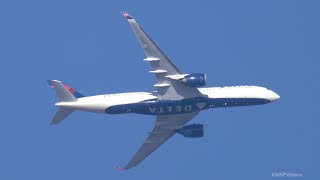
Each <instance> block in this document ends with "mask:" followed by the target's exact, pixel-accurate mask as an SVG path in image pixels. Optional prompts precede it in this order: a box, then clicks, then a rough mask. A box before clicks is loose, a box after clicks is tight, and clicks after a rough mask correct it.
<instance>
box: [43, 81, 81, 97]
mask: <svg viewBox="0 0 320 180" xmlns="http://www.w3.org/2000/svg"><path fill="white" fill-rule="evenodd" d="M48 83H49V84H50V86H51V88H52V89H54V88H55V86H54V85H53V83H52V80H48ZM62 84H63V85H64V87H65V88H66V89H67V90H68V91H69V92H70V93H71V94H72V95H73V96H74V97H75V98H82V97H85V96H84V95H83V94H81V93H79V92H78V91H76V90H74V89H73V88H72V87H70V86H69V85H67V84H65V83H62Z"/></svg>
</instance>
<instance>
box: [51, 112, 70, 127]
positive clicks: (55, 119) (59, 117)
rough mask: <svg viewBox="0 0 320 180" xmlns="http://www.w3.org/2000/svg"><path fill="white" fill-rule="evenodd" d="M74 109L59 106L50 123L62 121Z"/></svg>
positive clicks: (54, 123)
mask: <svg viewBox="0 0 320 180" xmlns="http://www.w3.org/2000/svg"><path fill="white" fill-rule="evenodd" d="M73 111H74V110H72V109H66V108H59V109H58V111H57V113H56V115H55V116H54V117H53V119H52V121H51V122H50V125H56V124H58V123H60V122H61V121H63V120H64V119H65V118H66V117H68V116H69V115H70V114H71V113H72V112H73Z"/></svg>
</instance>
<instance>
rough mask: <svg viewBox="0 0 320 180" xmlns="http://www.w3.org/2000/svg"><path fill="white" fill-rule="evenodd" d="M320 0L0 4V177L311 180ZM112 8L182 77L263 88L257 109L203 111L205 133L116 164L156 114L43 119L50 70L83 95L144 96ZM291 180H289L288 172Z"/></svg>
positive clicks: (126, 36)
mask: <svg viewBox="0 0 320 180" xmlns="http://www.w3.org/2000/svg"><path fill="white" fill-rule="evenodd" d="M319 8H320V2H319V1H316V0H315V1H308V0H304V1H302V0H268V1H256V0H252V1H247V0H246V1H239V0H228V1H209V0H208V1H182V0H179V1H170V0H163V1H153V0H151V1H150V0H148V1H146V0H141V1H129V0H124V1H102V0H98V1H79V0H77V1H76V0H74V1H70V0H56V1H43V0H38V1H36V0H30V1H22V0H15V1H6V0H5V1H1V2H0V27H1V28H0V60H1V66H0V80H1V93H0V97H1V98H0V99H1V103H0V107H1V110H0V112H1V113H0V122H1V125H0V179H10V180H20V179H33V180H36V179H46V180H56V179H78V180H82V179H97V180H98V179H154V180H163V179H263V180H265V179H279V178H274V177H272V176H271V174H272V173H273V172H292V173H301V174H303V178H301V179H320V171H319V167H320V155H319V152H320V144H319V139H320V131H319V129H320V122H319V121H320V117H319V100H320V95H319V94H320V81H319V77H320V71H319V67H320V64H319V58H320V54H319V49H320V43H319V42H320V35H319V32H320V23H319V19H320V11H319ZM121 11H128V12H129V13H130V14H132V16H133V17H135V18H136V19H137V20H138V22H139V23H140V24H141V25H142V26H143V28H144V29H145V31H146V32H148V33H149V35H150V36H151V37H152V38H153V39H154V41H155V42H157V44H158V45H159V46H160V47H161V48H162V50H163V51H164V52H165V53H166V54H167V55H168V56H169V57H170V58H171V59H172V60H173V61H174V63H175V64H176V65H177V66H178V67H179V68H180V69H181V70H182V71H183V72H184V73H195V72H203V73H206V74H207V80H208V81H207V84H208V85H209V86H224V85H259V86H265V87H267V88H269V89H272V90H274V91H275V92H277V93H278V94H280V96H281V99H280V100H279V101H277V102H275V103H271V104H267V105H264V106H254V107H241V108H226V109H214V110H209V111H204V112H203V113H202V114H200V115H199V116H198V117H196V118H195V119H194V120H193V122H194V123H203V124H204V125H205V137H204V138H201V139H188V138H183V137H182V136H180V135H176V136H174V137H173V138H172V139H170V140H169V141H168V142H167V143H165V144H164V145H163V146H162V147H161V148H160V149H158V150H157V151H156V152H155V153H153V154H152V155H151V156H150V157H149V158H147V159H146V160H145V161H143V162H142V163H141V164H140V165H139V166H138V167H136V168H135V169H132V170H130V171H122V172H119V171H117V170H116V169H115V167H116V166H121V165H122V166H123V165H125V164H126V163H127V161H128V160H129V159H130V158H131V157H132V155H133V154H134V153H135V152H136V150H137V149H138V148H139V146H140V145H141V143H142V142H143V141H144V139H145V138H146V136H147V132H149V131H150V130H151V129H152V126H153V122H154V117H153V116H143V115H134V114H132V115H113V116H111V115H97V114H91V113H85V112H76V113H74V114H72V115H71V116H70V117H69V118H68V119H67V120H66V121H64V122H63V123H61V124H60V125H58V126H54V127H51V126H49V122H50V120H51V118H52V117H53V115H54V113H55V111H56V108H55V107H54V103H55V102H56V100H57V98H56V97H55V94H54V92H53V91H52V90H51V89H50V87H49V86H48V85H47V82H46V80H47V79H59V80H61V81H63V82H66V83H68V84H70V85H71V86H72V87H74V88H75V89H77V90H78V91H79V92H81V93H83V94H85V95H95V94H104V93H116V92H128V91H152V90H154V88H153V86H152V85H153V84H154V82H155V79H154V77H153V76H152V75H151V74H150V73H148V70H149V69H150V67H149V64H148V63H145V62H143V61H142V59H143V58H144V53H143V51H142V49H141V48H140V46H139V44H138V42H137V40H136V38H135V36H134V34H133V32H132V30H131V27H130V26H129V24H128V23H127V21H126V20H125V19H124V18H123V17H122V16H121V14H120V12H121ZM293 179H295V178H293Z"/></svg>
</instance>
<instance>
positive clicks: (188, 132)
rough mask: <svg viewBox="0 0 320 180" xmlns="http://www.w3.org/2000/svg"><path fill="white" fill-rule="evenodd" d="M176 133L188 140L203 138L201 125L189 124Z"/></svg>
mask: <svg viewBox="0 0 320 180" xmlns="http://www.w3.org/2000/svg"><path fill="white" fill-rule="evenodd" d="M176 132H177V133H179V134H181V135H183V136H184V137H188V138H198V137H203V135H204V133H203V125H202V124H191V125H187V126H183V128H181V129H178V130H176Z"/></svg>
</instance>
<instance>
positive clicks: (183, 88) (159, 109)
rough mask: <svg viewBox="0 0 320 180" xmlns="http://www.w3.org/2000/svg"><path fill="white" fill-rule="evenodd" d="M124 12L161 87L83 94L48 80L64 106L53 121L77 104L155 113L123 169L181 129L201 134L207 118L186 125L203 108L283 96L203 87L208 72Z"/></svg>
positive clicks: (254, 90) (247, 88)
mask: <svg viewBox="0 0 320 180" xmlns="http://www.w3.org/2000/svg"><path fill="white" fill-rule="evenodd" d="M123 16H124V17H125V18H126V19H127V20H128V22H129V24H130V25H131V27H132V29H133V31H134V33H135V35H136V36H137V38H138V40H139V42H140V44H141V46H142V48H143V50H144V52H145V55H146V58H145V59H144V61H147V62H149V63H150V64H151V67H152V70H151V71H150V73H153V74H154V75H155V76H156V81H157V82H156V84H154V86H155V87H156V89H157V91H155V92H129V93H119V94H106V95H96V96H84V95H82V94H81V93H79V92H77V91H76V90H74V89H72V88H71V87H70V86H68V85H66V84H64V83H62V82H60V81H58V80H49V81H48V82H49V83H50V85H51V87H52V88H53V89H54V90H55V91H56V94H57V96H58V98H59V102H58V103H56V104H55V105H56V106H57V107H59V109H58V111H57V113H56V115H55V116H54V118H53V120H52V121H51V124H52V125H55V124H58V123H60V122H61V121H62V120H64V119H65V118H66V117H67V116H68V115H70V114H71V113H72V112H74V111H75V110H80V111H88V112H94V113H106V114H125V113H136V114H145V115H154V116H155V117H156V121H155V126H154V128H153V130H152V131H151V132H150V134H149V136H148V137H147V139H146V140H145V141H144V143H143V145H142V146H141V147H140V149H139V150H138V151H137V152H136V153H135V155H134V156H133V157H132V159H131V160H130V161H129V162H128V164H127V165H126V166H125V167H124V169H130V168H132V167H134V166H136V165H138V164H139V163H140V162H141V161H142V160H144V159H145V158H146V157H147V156H148V155H150V154H151V153H152V152H153V151H155V150H156V149H157V148H159V147H160V146H161V145H162V144H163V143H164V142H166V141H167V140H168V139H169V138H170V137H171V136H173V135H174V134H176V133H179V134H181V135H183V136H184V137H191V138H195V137H202V136H203V134H204V133H203V125H202V124H191V125H186V124H187V123H188V122H189V121H190V120H192V119H193V118H194V117H195V116H197V115H198V114H199V113H200V112H201V111H202V110H206V109H211V108H219V107H236V106H250V105H260V104H267V103H270V102H273V101H275V100H277V99H279V98H280V96H279V95H278V94H276V93H275V92H273V91H272V90H269V89H267V88H265V87H259V86H228V87H203V86H205V85H206V75H205V74H203V73H196V74H184V73H182V72H181V71H180V70H179V69H178V68H177V67H176V66H175V65H174V64H173V63H172V62H171V60H170V59H169V58H168V57H167V56H166V55H165V54H164V53H163V52H162V51H161V49H160V48H159V47H158V46H157V45H156V44H155V43H154V42H153V41H152V39H151V38H150V37H149V36H148V35H147V33H146V32H144V30H143V29H142V28H141V27H140V26H139V24H138V23H137V22H136V21H135V20H134V19H133V18H132V17H131V16H130V15H129V14H128V13H123Z"/></svg>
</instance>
